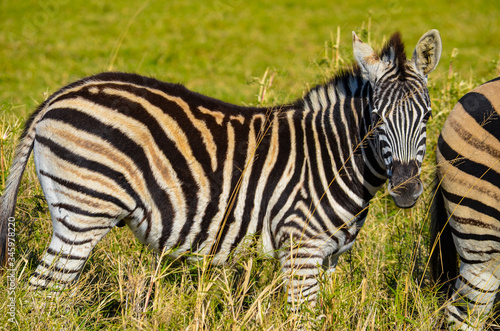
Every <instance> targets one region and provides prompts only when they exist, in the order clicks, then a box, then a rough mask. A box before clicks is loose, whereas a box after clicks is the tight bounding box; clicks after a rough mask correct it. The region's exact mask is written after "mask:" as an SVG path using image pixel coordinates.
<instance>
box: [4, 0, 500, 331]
mask: <svg viewBox="0 0 500 331" xmlns="http://www.w3.org/2000/svg"><path fill="white" fill-rule="evenodd" d="M499 18H500V6H498V4H497V3H496V2H495V1H486V0H483V1H479V0H469V1H463V0H460V1H455V2H453V3H452V4H449V2H448V1H441V0H439V1H438V0H436V1H429V0H424V1H406V0H401V1H396V0H395V1H358V0H350V1H319V0H310V1H307V2H306V1H292V0H276V1H273V2H269V1H243V0H232V1H231V0H217V1H147V2H135V3H132V2H128V1H123V0H120V1H113V2H111V1H108V2H106V1H96V0H87V1H68V0H48V1H44V2H42V1H12V0H10V1H7V0H1V2H0V121H1V126H0V127H1V129H2V131H1V132H0V137H1V139H0V143H1V150H0V154H1V155H0V157H1V159H0V165H1V178H0V188H1V189H2V190H3V186H4V179H5V176H6V174H7V171H8V170H7V169H8V167H9V165H10V162H11V160H12V157H13V152H14V147H15V144H16V142H17V139H18V138H19V135H20V132H21V130H22V125H23V123H24V121H25V120H26V118H27V117H28V116H29V114H30V113H31V112H32V111H33V110H34V109H35V108H36V106H37V105H38V104H39V103H41V102H42V101H43V100H44V99H46V98H47V97H48V96H49V95H50V94H51V93H53V92H55V91H57V90H58V89H59V88H60V87H62V86H63V85H65V84H67V83H70V82H72V81H74V80H77V79H80V78H83V77H85V76H89V75H92V74H96V73H99V72H102V71H108V70H113V71H125V72H136V73H140V74H143V75H147V76H152V77H155V78H157V79H160V80H164V81H170V82H176V83H182V84H184V85H185V86H187V87H188V88H190V89H192V90H195V91H197V92H200V93H203V94H206V95H209V96H211V97H214V98H218V99H222V100H224V101H227V102H232V103H236V104H243V105H270V104H280V103H289V102H292V101H294V100H295V99H297V98H299V97H301V96H302V95H303V94H304V92H305V91H307V90H308V89H309V88H311V87H313V86H314V85H316V84H320V83H323V82H325V81H326V80H327V79H328V78H329V77H331V76H332V75H333V74H334V72H335V71H336V70H337V69H339V68H342V67H345V66H347V65H349V64H350V63H351V61H352V50H351V31H356V32H357V33H358V35H360V36H361V37H362V39H363V40H364V41H367V42H370V44H371V45H372V46H373V47H374V48H380V47H381V45H382V44H383V43H384V41H385V40H387V39H388V38H389V37H390V35H391V34H392V33H393V32H394V31H401V33H402V34H403V39H404V41H405V44H406V50H407V54H408V57H411V52H412V51H413V48H414V46H415V44H416V43H417V41H418V39H419V38H420V36H421V35H422V34H423V33H424V32H426V31H427V30H429V29H433V28H435V29H438V30H439V31H440V33H441V38H442V41H443V53H442V57H441V62H440V64H439V66H438V68H437V69H436V71H435V72H433V73H431V75H430V77H429V90H430V93H431V98H432V101H433V113H434V117H433V118H432V119H431V121H430V122H429V127H428V151H429V154H428V156H427V157H426V161H425V162H426V163H425V165H424V173H423V179H424V181H425V182H426V183H427V188H426V191H425V194H424V196H423V197H422V199H421V201H420V202H419V203H418V204H417V206H416V207H415V208H413V209H411V210H404V211H403V210H399V209H397V208H396V207H395V206H394V204H393V202H392V200H391V199H390V197H388V195H387V193H386V192H383V191H382V192H380V194H378V195H377V196H376V198H375V199H374V201H373V202H372V205H371V207H370V213H369V216H368V219H367V222H366V225H365V227H364V229H362V230H361V233H360V235H359V237H358V240H357V242H356V244H355V245H354V248H353V250H352V251H351V252H350V253H347V254H345V256H343V257H342V258H341V261H340V263H339V267H338V269H337V272H336V273H335V274H334V275H333V276H332V277H331V278H326V277H325V279H323V281H322V283H323V288H324V290H323V293H322V296H321V299H320V302H319V305H318V307H317V308H316V309H312V310H311V311H305V312H303V313H302V314H289V313H288V310H287V308H286V307H285V304H284V300H285V296H284V295H283V293H282V292H283V291H282V288H281V284H282V278H281V274H280V272H279V265H278V263H277V262H276V261H273V260H266V259H264V258H262V257H261V256H260V255H259V253H258V252H254V251H252V250H249V253H248V254H245V255H244V256H242V257H240V259H239V260H238V261H239V262H235V263H234V264H231V265H229V266H227V267H220V268H219V267H218V268H209V267H208V266H207V265H205V264H204V263H203V261H202V262H200V264H198V265H187V264H185V263H181V262H178V261H170V260H168V259H162V261H163V262H162V263H161V264H157V263H156V256H155V255H154V254H152V253H149V252H146V251H145V250H144V249H143V247H142V246H141V245H140V244H139V243H138V241H137V240H135V238H134V237H133V235H132V234H131V233H130V231H129V230H128V229H126V228H123V229H114V230H113V231H112V232H111V233H110V234H109V235H108V236H107V237H106V238H105V239H103V240H102V242H101V243H100V244H99V245H98V246H97V247H96V249H95V250H94V253H93V254H92V256H91V258H90V259H89V261H88V262H87V264H86V267H85V269H84V272H83V274H82V278H81V280H80V281H79V282H78V284H77V285H76V286H75V287H74V290H73V291H71V292H70V293H68V295H63V296H62V297H61V298H60V299H58V300H54V299H50V298H43V295H44V294H33V293H31V292H28V291H26V288H25V284H26V283H27V280H28V278H29V274H30V272H32V271H33V270H34V268H35V267H36V261H37V258H39V257H40V255H41V254H42V252H43V250H44V248H45V247H46V245H48V242H49V239H50V236H51V224H50V221H49V214H48V209H47V206H46V203H45V200H44V199H43V195H42V192H41V189H40V186H39V184H38V181H37V179H36V174H35V170H34V166H33V163H32V162H30V163H29V165H28V168H27V171H26V173H25V176H24V180H23V183H22V186H21V190H20V193H19V199H18V207H17V212H16V234H17V243H16V245H17V246H16V249H17V251H16V253H17V255H16V256H17V259H16V261H17V262H16V263H17V280H16V284H17V287H16V289H15V294H14V295H15V299H16V302H17V305H16V320H17V324H13V323H10V322H9V321H8V318H9V316H8V315H2V316H0V327H2V326H3V327H5V328H6V329H13V330H15V329H18V330H26V329H28V328H30V329H32V330H100V329H112V330H136V329H142V330H153V329H159V330H180V329H183V330H216V329H217V330H293V329H298V328H302V329H305V330H309V329H315V330H316V329H318V330H435V329H438V328H439V327H440V325H441V323H442V308H443V303H444V300H443V298H442V297H441V296H440V295H439V294H438V293H437V289H436V288H435V287H434V286H433V284H432V283H431V282H430V281H429V277H428V275H427V272H428V269H427V267H426V263H427V257H428V248H427V246H428V242H427V241H428V235H427V226H428V224H427V220H426V215H427V212H428V204H429V188H430V186H431V182H432V178H433V167H434V166H433V155H434V150H435V144H436V140H437V136H438V134H439V130H440V128H441V126H442V124H443V122H444V119H445V118H446V115H447V113H448V112H449V111H450V110H451V108H452V107H453V105H454V104H455V103H456V101H457V100H458V98H459V97H460V96H461V95H463V94H464V93H465V92H467V91H468V90H470V89H471V88H473V87H474V86H477V85H479V84H480V83H482V82H485V81H487V80H489V79H491V78H494V77H496V76H499V75H500V47H499V45H500V43H499V41H500V24H499ZM6 284H7V280H6V276H5V274H4V275H2V276H0V289H2V288H3V287H5V286H6ZM10 297H11V293H10V292H9V291H3V290H2V291H0V307H1V308H0V310H2V311H6V309H4V308H6V307H4V306H6V305H7V302H8V299H9V298H10ZM44 302H47V304H46V305H44Z"/></svg>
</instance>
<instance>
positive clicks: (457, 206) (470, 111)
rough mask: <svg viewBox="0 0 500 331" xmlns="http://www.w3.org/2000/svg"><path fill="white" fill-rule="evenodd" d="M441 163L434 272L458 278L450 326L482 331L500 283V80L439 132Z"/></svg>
mask: <svg viewBox="0 0 500 331" xmlns="http://www.w3.org/2000/svg"><path fill="white" fill-rule="evenodd" d="M436 161H437V175H438V176H437V177H438V178H437V180H438V181H439V183H438V186H437V192H436V195H435V198H434V199H435V202H434V203H433V208H432V210H433V211H432V217H431V219H432V220H431V245H433V243H434V242H435V247H434V248H433V252H432V255H431V268H432V274H433V277H434V279H435V280H437V281H438V282H440V283H444V282H451V281H453V282H454V286H453V294H452V303H451V304H449V305H448V306H447V315H448V320H449V322H450V323H449V324H450V327H451V328H459V329H462V330H477V329H481V325H482V323H481V319H482V317H484V316H486V315H487V314H488V312H489V311H490V310H491V307H492V305H493V302H494V299H495V295H496V293H497V291H498V288H499V285H500V77H499V78H496V79H494V80H492V81H490V82H487V83H485V84H483V85H481V86H479V87H477V88H476V89H474V90H472V91H470V92H469V93H467V94H465V95H464V96H463V97H462V98H461V99H460V100H459V102H458V103H457V105H456V106H455V107H454V108H453V110H452V111H451V112H450V115H449V116H448V119H447V120H446V122H445V124H444V126H443V129H442V131H441V135H440V137H439V140H438V146H437V151H436ZM457 253H458V256H457ZM458 260H459V261H460V270H459V271H458ZM483 319H484V318H483Z"/></svg>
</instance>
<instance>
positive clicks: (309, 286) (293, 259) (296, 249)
mask: <svg viewBox="0 0 500 331" xmlns="http://www.w3.org/2000/svg"><path fill="white" fill-rule="evenodd" d="M323 259H324V257H323V254H322V253H321V251H320V250H319V249H318V248H316V247H311V246H309V245H306V244H295V245H290V246H289V248H287V249H283V250H282V251H281V254H280V262H281V266H282V270H283V272H284V274H285V277H286V282H285V284H286V290H287V293H288V298H287V302H288V303H289V304H290V305H291V307H292V310H297V309H298V308H299V306H300V305H301V304H303V303H307V304H308V305H310V306H315V305H316V299H317V295H318V292H319V283H318V275H319V272H320V268H321V266H322V264H323Z"/></svg>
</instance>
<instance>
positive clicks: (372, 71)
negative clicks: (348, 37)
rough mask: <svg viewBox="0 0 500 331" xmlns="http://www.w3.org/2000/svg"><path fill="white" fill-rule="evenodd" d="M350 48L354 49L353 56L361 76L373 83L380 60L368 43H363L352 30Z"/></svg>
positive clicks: (379, 67) (378, 69)
mask: <svg viewBox="0 0 500 331" xmlns="http://www.w3.org/2000/svg"><path fill="white" fill-rule="evenodd" d="M352 48H353V51H354V58H355V59H356V61H357V62H358V65H359V67H360V68H361V72H362V74H363V77H364V78H366V79H368V80H369V81H370V83H372V85H374V83H375V81H376V80H377V77H378V75H379V71H380V69H381V64H382V61H381V60H380V58H379V56H378V55H377V53H375V51H374V50H373V49H372V48H371V47H370V46H369V45H368V44H365V43H364V42H362V41H361V39H359V38H358V36H357V35H356V33H355V32H354V31H353V32H352Z"/></svg>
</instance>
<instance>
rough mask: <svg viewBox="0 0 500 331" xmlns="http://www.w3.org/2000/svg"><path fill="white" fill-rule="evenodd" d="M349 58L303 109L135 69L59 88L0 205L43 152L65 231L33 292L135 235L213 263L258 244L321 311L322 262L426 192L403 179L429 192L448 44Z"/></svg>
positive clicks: (46, 185) (52, 203)
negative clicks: (104, 246)
mask: <svg viewBox="0 0 500 331" xmlns="http://www.w3.org/2000/svg"><path fill="white" fill-rule="evenodd" d="M429 40H431V42H429ZM353 47H354V51H355V55H356V58H357V60H358V63H359V67H355V68H354V69H352V70H350V71H345V72H343V73H340V74H338V75H337V76H336V77H334V78H333V79H332V80H331V81H330V82H328V83H326V84H325V85H321V86H318V87H316V88H314V89H312V90H311V91H310V92H309V93H307V95H306V96H305V97H304V98H302V99H300V100H298V101H297V102H296V103H294V104H291V105H284V106H277V107H271V108H252V107H238V106H234V105H231V104H227V103H224V102H221V101H218V100H214V99H211V98H208V97H205V96H202V95H199V94H197V93H194V92H191V91H189V90H187V89H186V88H184V87H183V86H180V85H174V84H168V83H163V82H160V81H157V80H155V79H151V78H146V77H142V76H137V75H133V74H124V73H103V74H99V75H96V76H93V77H89V78H86V79H83V80H81V81H78V82H76V83H74V84H71V85H69V86H67V87H64V88H63V89H61V90H60V91H58V92H56V93H55V94H54V95H53V96H51V97H50V98H49V99H48V100H47V101H46V102H44V103H43V104H42V105H41V106H40V107H39V108H38V110H37V111H36V112H35V113H34V114H33V116H32V117H31V119H30V120H29V121H28V124H27V125H26V129H25V132H24V134H23V138H22V139H21V143H20V145H19V149H18V154H17V156H16V158H15V160H14V164H13V165H12V168H11V172H10V175H9V179H8V184H7V188H6V191H5V193H4V195H3V197H2V205H1V206H2V218H1V220H2V222H4V220H5V219H6V218H7V217H8V216H11V215H12V214H13V211H14V206H15V200H16V196H15V195H16V191H17V187H18V185H19V180H20V178H21V175H22V172H23V170H24V166H25V164H26V162H27V159H28V156H29V153H30V151H31V149H32V148H33V152H34V156H35V164H36V169H37V173H38V177H39V179H40V182H41V185H42V188H43V191H44V194H45V196H46V199H47V202H48V205H49V209H50V213H51V216H52V220H53V228H54V235H53V238H52V241H51V243H50V246H49V248H48V250H47V252H46V253H45V255H44V256H43V258H42V262H41V264H40V265H39V266H38V268H37V270H36V271H35V273H34V274H33V276H32V278H31V279H30V283H31V285H32V286H34V287H53V286H54V285H56V284H57V286H60V287H64V286H65V285H66V284H67V283H69V282H71V281H72V280H74V279H75V277H76V276H77V275H78V271H79V270H81V268H82V266H83V264H84V263H85V260H86V258H87V257H88V255H89V253H90V251H91V250H92V248H93V247H94V246H95V245H96V244H97V242H98V241H99V240H100V239H101V238H102V237H103V236H104V235H105V234H106V233H107V232H108V231H109V230H110V229H111V228H113V227H114V226H117V225H121V224H122V223H125V224H127V225H128V226H129V227H130V229H131V230H132V231H133V232H134V234H135V235H136V236H137V238H139V240H140V241H141V242H143V243H144V244H145V245H147V246H148V247H149V248H151V249H153V250H156V251H162V250H170V249H173V250H172V255H178V254H183V253H185V252H189V251H190V252H194V253H197V255H196V256H199V254H202V255H211V257H212V261H213V263H223V262H225V261H226V260H227V259H228V256H229V254H230V253H231V252H232V251H233V250H238V248H239V247H241V243H242V242H244V241H245V238H247V237H248V235H250V234H255V233H257V234H260V236H261V237H262V242H263V248H264V250H265V251H266V252H269V253H270V254H273V255H275V256H277V257H278V258H279V259H280V260H281V263H282V266H283V271H284V272H285V273H286V275H287V277H288V279H289V283H288V285H289V286H288V295H289V301H290V302H296V303H297V302H302V301H304V300H308V301H309V302H311V303H313V302H314V301H315V299H316V295H317V292H318V285H317V280H316V276H317V274H318V272H319V269H318V266H319V265H323V264H324V265H325V266H327V267H328V268H329V269H330V270H331V271H333V269H334V268H335V264H336V261H337V258H338V256H339V255H340V254H341V253H343V252H344V251H346V250H348V249H349V248H350V247H351V246H352V244H353V243H354V240H355V238H356V236H357V234H358V231H359V230H360V228H361V226H362V225H363V223H364V221H365V217H366V214H367V211H368V203H369V201H370V199H371V198H372V197H373V195H374V194H375V193H376V191H377V190H378V189H379V188H380V187H381V186H382V185H383V184H384V182H385V181H386V179H387V175H388V174H389V177H390V183H391V187H396V186H397V187H398V191H397V193H394V194H393V195H394V199H395V201H396V202H397V203H398V204H399V205H401V206H402V207H409V206H411V205H413V204H414V203H415V200H416V199H417V197H418V195H419V194H420V193H421V190H419V189H418V188H417V189H415V185H414V184H408V183H406V181H410V182H411V181H415V182H418V183H420V180H419V179H418V173H419V171H420V164H421V161H422V157H423V154H424V152H423V151H424V150H425V122H426V117H425V116H426V115H425V114H427V113H428V111H429V106H430V104H429V98H428V92H427V88H426V76H427V74H428V73H429V72H430V71H432V70H433V68H434V67H435V66H436V64H437V62H438V60H439V54H440V49H441V44H440V38H439V34H438V32H437V31H436V30H432V31H430V32H428V33H426V34H425V35H424V36H423V37H422V38H421V40H420V41H419V44H418V47H417V49H429V48H432V49H434V56H430V57H429V56H427V55H425V54H424V53H421V52H419V51H416V53H415V55H414V57H413V58H412V60H410V61H408V60H406V55H405V54H404V47H403V44H402V41H401V39H400V35H399V34H395V35H394V36H393V37H392V38H391V40H390V41H389V43H388V44H387V46H386V47H385V48H384V49H383V50H382V52H381V54H380V55H377V54H376V53H374V52H373V50H372V49H371V48H370V47H369V46H368V45H366V44H364V43H363V42H361V41H360V40H359V39H358V38H357V37H356V35H353ZM373 105H375V106H376V107H374V106H373ZM375 109H377V110H376V111H375ZM373 114H377V117H376V119H377V123H373V122H372V116H373ZM379 119H381V121H380V123H378V120H379ZM374 126H377V130H376V133H374V132H373V128H374ZM373 137H374V138H375V139H372V138H373ZM381 146H383V147H381ZM381 148H382V151H381ZM409 165H413V166H415V169H414V170H415V171H414V172H413V173H411V174H410V175H405V176H406V177H405V178H400V177H401V174H400V173H401V170H398V167H402V168H403V173H404V172H405V171H406V170H404V169H408V167H409ZM412 171H413V170H412ZM391 174H392V175H391ZM398 176H399V177H398ZM403 177H404V176H403ZM395 178H397V181H395Z"/></svg>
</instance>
